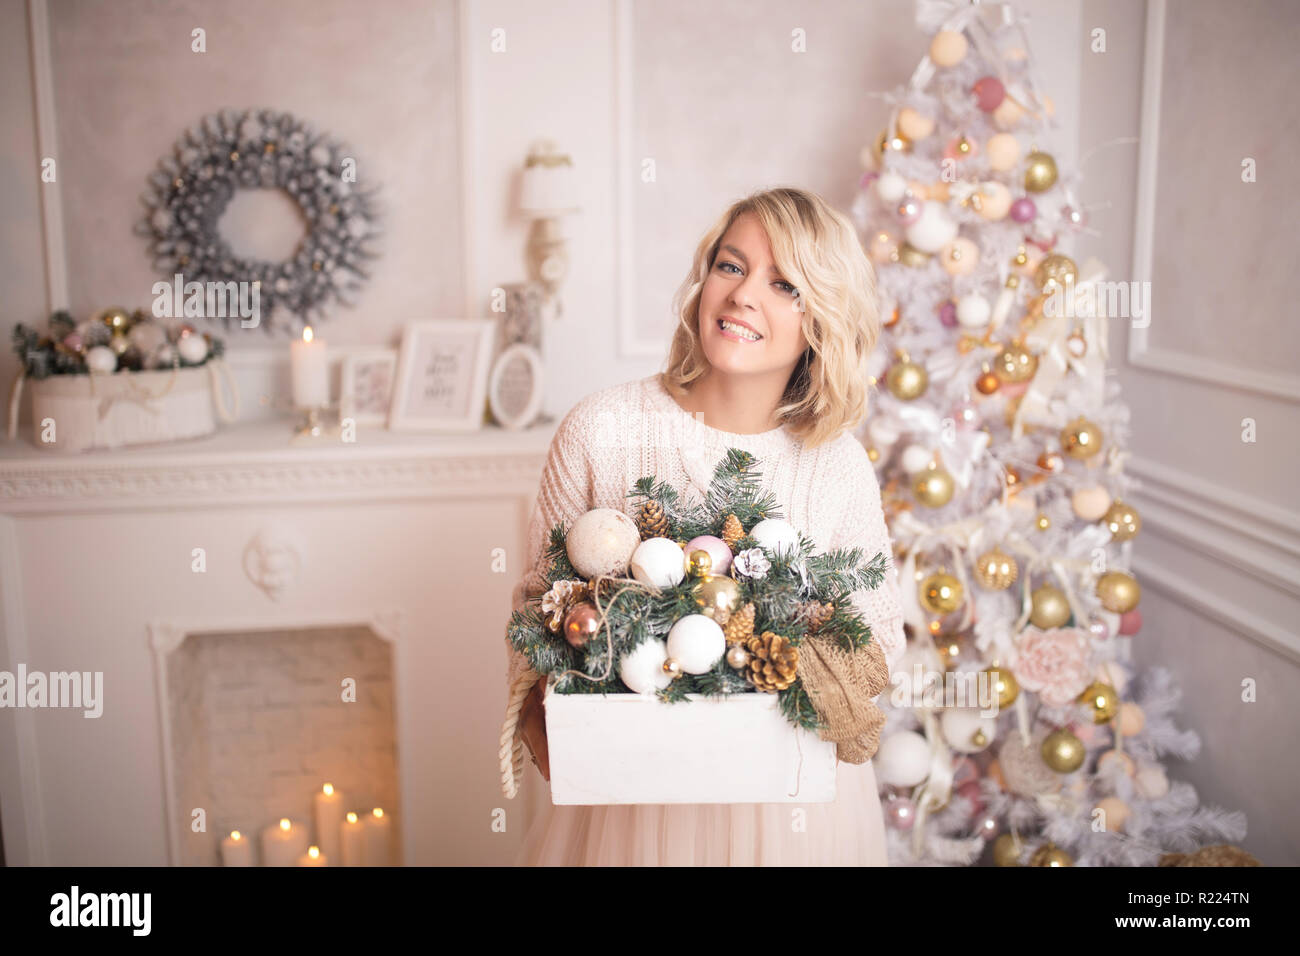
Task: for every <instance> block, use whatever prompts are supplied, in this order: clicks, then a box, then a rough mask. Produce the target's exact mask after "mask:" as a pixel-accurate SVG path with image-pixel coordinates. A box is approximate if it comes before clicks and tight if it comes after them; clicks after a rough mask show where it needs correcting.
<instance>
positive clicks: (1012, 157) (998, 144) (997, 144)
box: [984, 133, 1020, 196]
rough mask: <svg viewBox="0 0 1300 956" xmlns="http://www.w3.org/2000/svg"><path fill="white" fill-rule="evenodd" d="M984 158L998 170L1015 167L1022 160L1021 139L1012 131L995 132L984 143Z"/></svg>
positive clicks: (1002, 170) (991, 166) (1005, 170)
mask: <svg viewBox="0 0 1300 956" xmlns="http://www.w3.org/2000/svg"><path fill="white" fill-rule="evenodd" d="M984 158H985V159H987V160H988V164H989V168H990V169H993V170H996V171H997V172H1000V173H1004V172H1007V171H1008V170H1010V169H1014V168H1015V165H1016V163H1018V162H1020V140H1018V139H1016V138H1015V136H1013V135H1011V134H1010V133H995V134H994V135H992V136H990V137H989V140H988V142H987V143H985V144H984ZM1003 188H1005V187H1003ZM1007 195H1008V196H1009V195H1010V191H1008V193H1007Z"/></svg>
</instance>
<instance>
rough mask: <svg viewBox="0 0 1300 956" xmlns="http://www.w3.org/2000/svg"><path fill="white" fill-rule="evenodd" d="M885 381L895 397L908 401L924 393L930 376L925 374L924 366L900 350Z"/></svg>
mask: <svg viewBox="0 0 1300 956" xmlns="http://www.w3.org/2000/svg"><path fill="white" fill-rule="evenodd" d="M885 382H886V384H888V385H889V391H890V393H891V394H892V395H893V396H894V397H895V398H897V399H901V400H902V401H904V402H910V401H912V400H913V399H917V398H920V397H921V396H922V395H923V394H925V389H926V386H927V385H929V384H930V376H929V375H927V374H926V372H925V368H924V366H921V365H918V364H917V363H916V362H913V361H912V360H911V359H910V358H909V357H908V355H907V353H906V352H902V351H900V352H899V354H898V361H897V362H895V363H894V365H893V367H892V368H891V369H890V370H889V374H888V375H887V376H886V377H885Z"/></svg>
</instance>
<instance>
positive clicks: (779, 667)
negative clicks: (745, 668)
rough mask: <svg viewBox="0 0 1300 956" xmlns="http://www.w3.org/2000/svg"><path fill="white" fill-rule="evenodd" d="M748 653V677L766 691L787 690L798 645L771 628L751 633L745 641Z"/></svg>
mask: <svg viewBox="0 0 1300 956" xmlns="http://www.w3.org/2000/svg"><path fill="white" fill-rule="evenodd" d="M745 647H746V649H747V650H748V651H749V653H750V661H749V679H750V680H751V681H752V682H753V684H754V686H755V687H756V688H758V689H759V690H761V691H764V692H767V693H775V692H776V691H781V690H785V689H787V688H788V687H789V686H790V685H791V684H793V683H794V680H795V676H796V672H797V671H798V668H799V648H797V647H795V646H794V645H793V644H791V643H790V641H789V639H788V638H786V637H783V636H782V635H780V634H773V633H772V632H771V631H764V632H763V633H762V634H755V635H754V636H753V637H751V638H750V639H749V640H748V641H747V642H746V643H745Z"/></svg>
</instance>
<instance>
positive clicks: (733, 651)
mask: <svg viewBox="0 0 1300 956" xmlns="http://www.w3.org/2000/svg"><path fill="white" fill-rule="evenodd" d="M727 664H728V665H729V666H730V667H731V669H732V670H737V671H743V670H744V669H745V668H746V667H748V666H749V651H747V650H745V648H744V647H743V646H741V645H740V644H732V645H731V647H729V648H727Z"/></svg>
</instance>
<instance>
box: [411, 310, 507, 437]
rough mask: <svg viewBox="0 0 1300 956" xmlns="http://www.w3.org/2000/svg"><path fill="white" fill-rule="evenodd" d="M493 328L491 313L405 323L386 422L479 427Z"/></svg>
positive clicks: (444, 428)
mask: <svg viewBox="0 0 1300 956" xmlns="http://www.w3.org/2000/svg"><path fill="white" fill-rule="evenodd" d="M494 329H495V323H493V322H492V321H491V320H490V319H426V320H422V321H418V322H410V323H407V326H406V331H405V332H404V333H403V335H402V350H401V355H400V356H399V357H398V362H397V388H396V391H395V392H394V393H393V404H392V409H391V410H390V412H389V415H388V427H389V428H392V429H394V430H398V431H448V432H464V431H476V430H477V429H479V428H481V427H482V425H483V406H484V403H485V401H486V395H487V381H488V367H489V363H490V362H491V357H492V356H491V352H492V336H493V332H494Z"/></svg>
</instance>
